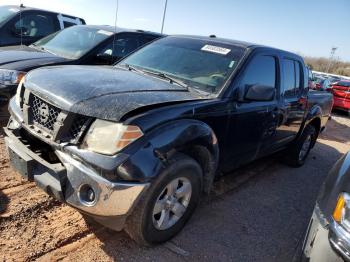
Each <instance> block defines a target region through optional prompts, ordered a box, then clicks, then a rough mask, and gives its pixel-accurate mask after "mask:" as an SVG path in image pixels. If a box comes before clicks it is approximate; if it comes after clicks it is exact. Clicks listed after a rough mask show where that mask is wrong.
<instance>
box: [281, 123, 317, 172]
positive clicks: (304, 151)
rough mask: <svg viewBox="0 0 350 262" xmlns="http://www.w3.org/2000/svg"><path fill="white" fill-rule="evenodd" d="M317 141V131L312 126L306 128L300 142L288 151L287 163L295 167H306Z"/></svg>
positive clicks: (285, 158)
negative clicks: (306, 161)
mask: <svg viewBox="0 0 350 262" xmlns="http://www.w3.org/2000/svg"><path fill="white" fill-rule="evenodd" d="M316 139H317V133H316V129H315V128H314V127H313V126H311V125H308V126H306V127H305V129H304V131H303V133H302V134H301V136H300V138H299V139H298V141H296V143H295V144H293V145H292V146H291V148H289V149H288V150H287V151H286V155H285V157H284V160H285V162H286V163H287V164H289V165H290V166H293V167H300V166H302V165H304V163H305V160H306V158H307V156H308V155H309V153H310V150H311V148H312V146H313V145H314V143H315V142H316Z"/></svg>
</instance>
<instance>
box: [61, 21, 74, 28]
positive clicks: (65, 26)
mask: <svg viewBox="0 0 350 262" xmlns="http://www.w3.org/2000/svg"><path fill="white" fill-rule="evenodd" d="M73 25H76V23H72V22H66V21H63V27H64V28H67V27H71V26H73Z"/></svg>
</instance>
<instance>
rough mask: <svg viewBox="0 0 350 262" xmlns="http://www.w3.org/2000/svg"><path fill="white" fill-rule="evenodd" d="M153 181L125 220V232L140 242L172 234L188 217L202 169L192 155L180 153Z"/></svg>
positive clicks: (195, 200) (149, 242) (148, 242)
mask: <svg viewBox="0 0 350 262" xmlns="http://www.w3.org/2000/svg"><path fill="white" fill-rule="evenodd" d="M171 162H172V163H171V164H170V165H169V166H168V167H167V168H166V170H165V171H164V172H163V173H162V174H161V175H160V176H159V177H158V178H157V179H156V180H155V181H153V182H152V184H151V186H150V188H149V189H148V191H147V192H146V196H145V197H144V198H143V199H141V200H140V202H139V203H138V205H137V206H136V207H135V209H134V212H133V213H132V215H131V216H130V217H129V218H128V221H127V223H126V228H125V230H126V232H127V233H128V234H129V235H130V236H131V238H133V239H134V240H135V241H136V242H137V243H139V244H141V245H152V244H156V243H161V242H164V241H167V240H169V239H170V238H172V237H173V236H175V235H176V234H177V233H178V232H179V231H180V230H181V229H182V228H183V226H184V225H185V223H186V222H187V220H188V219H189V218H190V217H191V215H192V213H193V211H194V209H195V208H196V206H197V204H198V202H199V199H200V195H201V189H202V169H201V167H200V166H199V164H198V163H197V162H196V161H195V160H193V159H192V158H190V157H188V156H186V155H183V154H179V155H177V156H176V157H175V158H174V159H173V161H171Z"/></svg>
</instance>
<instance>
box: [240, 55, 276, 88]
mask: <svg viewBox="0 0 350 262" xmlns="http://www.w3.org/2000/svg"><path fill="white" fill-rule="evenodd" d="M254 85H261V86H273V87H276V59H275V58H274V57H272V56H264V55H259V56H256V57H254V58H253V60H252V61H251V62H250V64H249V66H248V68H247V69H246V72H245V74H244V76H243V79H242V81H241V86H243V87H244V89H245V90H247V89H248V88H249V87H250V86H254Z"/></svg>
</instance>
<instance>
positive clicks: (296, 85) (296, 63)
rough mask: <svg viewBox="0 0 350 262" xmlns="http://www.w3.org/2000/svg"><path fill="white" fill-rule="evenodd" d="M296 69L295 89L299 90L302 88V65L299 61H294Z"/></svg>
mask: <svg viewBox="0 0 350 262" xmlns="http://www.w3.org/2000/svg"><path fill="white" fill-rule="evenodd" d="M294 67H295V87H296V88H297V89H300V88H301V81H300V64H299V62H297V61H294Z"/></svg>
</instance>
